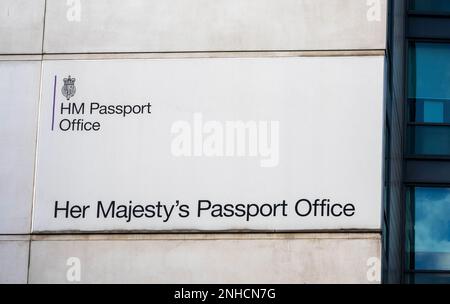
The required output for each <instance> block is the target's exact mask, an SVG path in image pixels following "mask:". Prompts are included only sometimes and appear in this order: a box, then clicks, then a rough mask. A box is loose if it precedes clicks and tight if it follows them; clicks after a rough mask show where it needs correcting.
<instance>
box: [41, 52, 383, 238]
mask: <svg viewBox="0 0 450 304" xmlns="http://www.w3.org/2000/svg"><path fill="white" fill-rule="evenodd" d="M382 133H383V57H329V58H323V57H322V58H317V57H301V58H245V59H244V58H241V59H236V58H210V59H206V58H198V59H148V60H147V59H146V60H104V61H96V60H88V61H75V60H68V61H64V60H60V61H45V62H44V64H43V78H42V94H41V101H40V115H39V131H38V147H37V165H36V183H35V187H36V189H35V202H34V221H33V231H35V232H44V231H122V230H127V231H175V230H184V231H194V230H211V231H215V230H267V231H269V230H270V231H273V230H276V231H287V230H289V231H295V230H313V229H314V230H315V229H352V228H365V229H377V228H379V226H380V208H381V191H382V174H381V173H382Z"/></svg>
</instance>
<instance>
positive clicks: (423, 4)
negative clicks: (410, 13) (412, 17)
mask: <svg viewBox="0 0 450 304" xmlns="http://www.w3.org/2000/svg"><path fill="white" fill-rule="evenodd" d="M410 9H411V10H414V11H422V12H450V1H448V0H411V1H410Z"/></svg>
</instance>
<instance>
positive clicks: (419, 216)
mask: <svg viewBox="0 0 450 304" xmlns="http://www.w3.org/2000/svg"><path fill="white" fill-rule="evenodd" d="M390 11H391V12H392V13H391V14H392V16H391V23H390V31H389V39H388V41H389V42H388V45H389V46H388V53H387V54H388V55H387V57H388V62H389V64H388V70H389V72H388V75H389V76H388V78H387V85H388V88H389V89H388V90H387V91H388V92H389V96H388V98H387V104H388V107H387V108H388V111H387V119H386V121H387V125H386V129H387V134H388V136H389V137H390V143H391V144H390V148H389V146H388V148H387V150H386V155H390V156H389V157H387V159H388V161H387V163H388V166H389V167H390V168H391V169H390V172H389V173H388V174H386V179H385V180H386V181H387V182H386V184H387V185H388V187H387V188H389V189H390V190H389V191H388V196H387V199H386V201H385V204H386V206H385V208H384V210H385V212H384V223H385V246H384V248H385V251H384V256H385V258H384V261H385V263H384V267H385V272H384V273H385V281H387V282H404V283H448V282H449V276H448V270H449V253H448V252H449V242H448V240H449V235H450V232H449V230H448V227H449V225H448V224H449V212H448V209H447V208H448V205H449V203H450V197H449V190H448V189H449V182H450V170H449V168H450V167H449V165H450V164H449V155H450V150H449V147H450V146H449V144H450V133H449V128H448V123H449V104H448V103H449V102H448V99H449V89H448V83H449V75H450V67H449V62H450V60H449V58H450V44H449V39H450V30H449V29H450V19H449V13H450V3H449V1H438V0H433V1H421V0H411V1H392V2H391V8H390Z"/></svg>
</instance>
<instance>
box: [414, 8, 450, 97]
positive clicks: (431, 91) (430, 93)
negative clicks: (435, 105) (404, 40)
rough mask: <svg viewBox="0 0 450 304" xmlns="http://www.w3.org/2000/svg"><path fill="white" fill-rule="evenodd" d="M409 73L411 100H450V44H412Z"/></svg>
mask: <svg viewBox="0 0 450 304" xmlns="http://www.w3.org/2000/svg"><path fill="white" fill-rule="evenodd" d="M449 2H450V1H449ZM408 72H409V73H408V74H409V75H408V97H409V98H412V99H421V100H426V101H430V102H432V101H438V102H443V101H445V100H450V85H449V84H450V44H445V43H419V42H416V43H413V44H411V45H410V48H409V67H408Z"/></svg>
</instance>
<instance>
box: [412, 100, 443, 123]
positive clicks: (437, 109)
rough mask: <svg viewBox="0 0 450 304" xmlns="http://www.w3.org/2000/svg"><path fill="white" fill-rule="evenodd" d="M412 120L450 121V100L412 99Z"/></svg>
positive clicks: (428, 121) (429, 121) (427, 121)
mask: <svg viewBox="0 0 450 304" xmlns="http://www.w3.org/2000/svg"><path fill="white" fill-rule="evenodd" d="M410 121H411V122H426V123H450V100H438V99H434V100H427V99H412V100H410Z"/></svg>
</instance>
